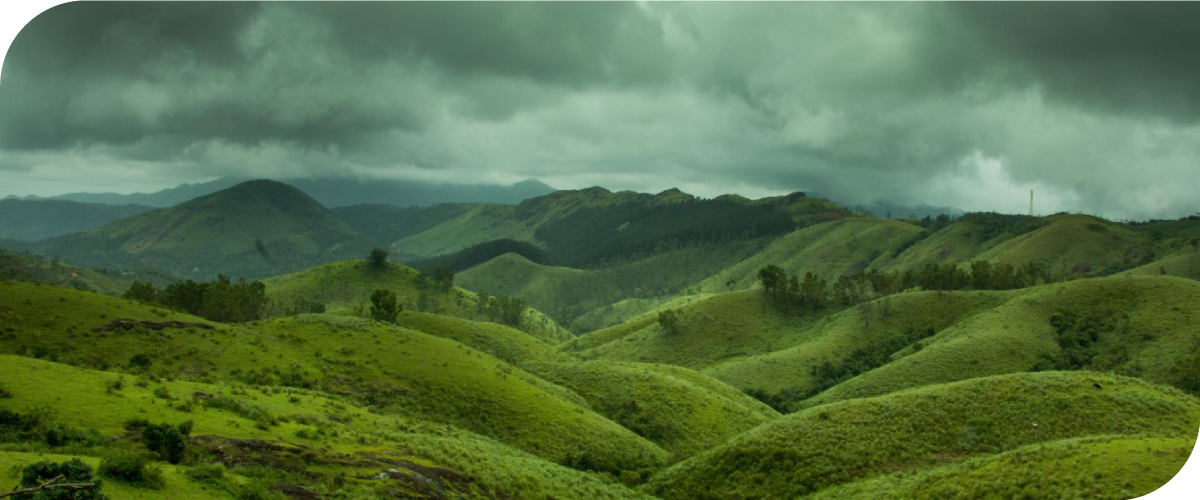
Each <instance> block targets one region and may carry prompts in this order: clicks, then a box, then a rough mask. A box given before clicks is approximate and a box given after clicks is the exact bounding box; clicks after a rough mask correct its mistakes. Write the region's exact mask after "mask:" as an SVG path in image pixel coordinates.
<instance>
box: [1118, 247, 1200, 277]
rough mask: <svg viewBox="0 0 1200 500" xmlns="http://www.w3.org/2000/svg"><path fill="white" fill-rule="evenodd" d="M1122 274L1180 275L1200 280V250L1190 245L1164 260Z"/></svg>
mask: <svg viewBox="0 0 1200 500" xmlns="http://www.w3.org/2000/svg"><path fill="white" fill-rule="evenodd" d="M1121 275H1134V276H1178V277H1180V278H1188V279H1193V280H1200V252H1196V251H1195V250H1194V249H1192V248H1190V247H1189V248H1187V249H1185V250H1180V251H1178V252H1175V253H1173V254H1171V255H1168V256H1166V257H1164V258H1163V259H1162V260H1159V261H1156V262H1151V263H1149V264H1146V265H1144V266H1139V267H1135V268H1133V269H1130V270H1128V271H1125V272H1123V273H1121Z"/></svg>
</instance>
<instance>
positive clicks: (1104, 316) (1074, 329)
mask: <svg viewBox="0 0 1200 500" xmlns="http://www.w3.org/2000/svg"><path fill="white" fill-rule="evenodd" d="M962 293H972V292H962ZM973 293H979V292H973ZM991 293H995V292H991ZM1006 293H1008V294H1011V298H1010V299H1009V300H1006V301H1004V302H1003V303H1002V304H999V305H997V306H995V307H992V308H990V309H987V310H985V311H981V312H979V313H977V314H974V315H972V316H969V317H966V318H964V319H963V320H962V321H959V322H957V323H956V324H954V325H953V326H950V327H948V328H945V329H942V330H939V331H938V332H937V333H936V335H933V336H931V337H929V338H928V339H926V340H923V341H922V342H921V344H922V346H923V349H920V350H919V351H916V352H913V351H912V350H911V349H909V350H905V351H901V352H898V353H896V355H895V356H894V358H895V359H893V360H892V361H891V362H889V363H887V364H885V365H883V366H880V367H878V368H876V369H874V370H871V371H868V372H866V373H863V374H861V375H859V376H857V377H854V378H851V379H849V380H847V381H845V382H843V383H841V384H838V385H836V386H834V387H833V388H831V389H829V390H828V391H825V392H824V393H822V394H820V395H818V396H816V397H814V398H812V399H811V400H808V401H805V402H804V405H806V406H811V405H819V404H823V403H827V402H831V401H838V400H842V399H847V398H857V397H868V396H873V395H878V394H886V393H888V392H893V391H897V390H902V389H906V388H911V387H920V386H923V385H928V384H937V383H943V382H952V381H957V380H964V379H967V378H971V377H979V376H986V375H994V374H1003V373H1014V372H1023V371H1029V370H1036V369H1055V368H1057V369H1068V368H1069V369H1092V370H1102V371H1115V372H1117V373H1122V374H1126V375H1134V376H1138V377H1141V378H1144V379H1146V380H1150V381H1152V382H1155V383H1171V384H1176V385H1180V386H1181V387H1188V382H1187V380H1189V377H1192V376H1193V375H1190V373H1191V372H1192V371H1193V370H1192V369H1190V365H1189V363H1185V362H1184V360H1185V359H1187V356H1194V354H1192V353H1195V352H1196V351H1197V350H1198V349H1200V332H1197V331H1196V329H1195V328H1194V326H1193V325H1194V324H1195V321H1196V319H1195V318H1194V317H1193V316H1194V307H1192V304H1195V303H1196V301H1198V300H1200V283H1197V282H1195V281H1191V280H1183V279H1178V278H1171V277H1111V278H1101V279H1089V280H1077V281H1071V282H1067V283H1059V284H1054V285H1049V286H1041V287H1036V288H1032V289H1027V290H1021V291H1017V292H1006ZM1056 315H1057V316H1058V318H1059V323H1058V326H1056V323H1055V322H1056V319H1055V317H1056ZM1056 330H1057V331H1056ZM1191 390H1195V389H1191Z"/></svg>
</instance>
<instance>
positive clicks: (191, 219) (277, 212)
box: [33, 180, 373, 277]
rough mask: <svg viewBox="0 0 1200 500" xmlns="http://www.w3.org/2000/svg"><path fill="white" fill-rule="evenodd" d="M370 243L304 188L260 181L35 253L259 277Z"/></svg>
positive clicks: (363, 249) (361, 250) (355, 251)
mask: <svg viewBox="0 0 1200 500" xmlns="http://www.w3.org/2000/svg"><path fill="white" fill-rule="evenodd" d="M372 244H373V240H372V239H371V238H369V237H366V236H363V235H361V234H359V233H358V232H356V231H355V230H354V229H353V228H351V227H350V226H349V225H347V224H346V223H345V222H342V221H341V219H338V218H337V217H336V216H334V215H333V213H332V212H330V211H329V210H328V209H327V208H325V207H324V206H322V205H321V204H320V203H318V202H317V201H316V200H314V199H313V198H312V197H310V196H308V195H307V194H305V193H304V192H302V191H300V190H299V189H296V188H295V187H292V186H288V185H286V184H283V183H280V182H275V181H268V180H257V181H247V182H243V183H240V184H238V185H236V186H233V187H231V188H228V189H225V190H221V191H218V192H216V193H213V194H209V195H206V196H201V197H199V198H196V199H194V200H191V201H187V202H184V203H181V204H179V205H177V206H174V207H170V208H163V209H157V210H152V211H150V212H146V213H143V214H140V215H137V216H134V217H130V218H127V219H122V220H119V221H115V222H112V223H109V224H106V225H104V226H102V227H100V228H97V229H94V230H92V231H89V232H86V233H79V234H73V235H68V236H62V237H59V238H54V239H51V240H46V241H44V242H40V243H38V244H36V245H34V246H33V247H34V249H35V250H36V251H39V252H40V253H42V254H44V255H59V256H62V257H63V258H65V259H67V260H69V261H71V262H78V263H80V264H85V265H93V266H94V265H104V266H117V265H119V266H126V267H133V266H154V267H161V268H164V269H167V270H170V271H174V272H177V273H180V274H181V275H183V276H187V277H192V276H196V277H211V276H215V275H216V274H217V273H222V274H227V275H233V276H246V277H262V276H268V275H272V274H279V273H281V272H288V271H293V270H296V269H301V268H304V267H307V266H311V265H313V264H318V263H322V262H328V261H331V260H336V259H340V258H346V257H348V256H355V257H357V256H360V255H366V253H367V252H368V251H369V250H370V248H371V246H372Z"/></svg>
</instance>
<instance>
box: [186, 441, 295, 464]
mask: <svg viewBox="0 0 1200 500" xmlns="http://www.w3.org/2000/svg"><path fill="white" fill-rule="evenodd" d="M192 444H193V445H194V446H196V447H197V448H199V449H200V450H201V451H203V452H204V453H206V454H208V455H211V456H212V457H213V458H215V459H216V460H218V461H220V462H221V463H222V464H224V465H225V466H226V467H234V466H238V465H264V466H267V467H272V468H276V469H280V470H284V471H288V472H302V471H304V469H305V468H306V467H307V464H306V462H305V458H306V455H305V452H307V451H308V449H307V448H305V447H302V446H284V445H279V444H275V443H269V442H267V441H261V440H257V439H227V438H223V437H218V436H196V437H194V438H192ZM308 456H310V457H311V456H313V455H312V454H309V455H308Z"/></svg>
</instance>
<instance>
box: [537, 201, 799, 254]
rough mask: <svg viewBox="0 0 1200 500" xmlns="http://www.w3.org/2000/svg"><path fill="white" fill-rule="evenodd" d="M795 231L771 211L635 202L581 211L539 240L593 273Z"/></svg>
mask: <svg viewBox="0 0 1200 500" xmlns="http://www.w3.org/2000/svg"><path fill="white" fill-rule="evenodd" d="M795 228H796V224H795V222H793V221H792V219H791V217H789V216H788V215H786V214H784V213H783V212H781V211H779V210H777V209H776V207H774V206H770V205H747V204H741V203H735V202H732V201H728V200H688V201H680V202H676V203H663V204H648V203H646V202H644V201H631V202H625V203H618V204H613V205H607V206H603V207H590V208H583V209H580V210H577V211H575V212H573V213H571V214H570V215H567V216H565V217H562V218H560V219H557V220H553V221H550V222H547V223H546V224H544V225H542V226H540V227H538V229H537V230H536V231H535V233H534V236H535V237H536V238H537V239H538V240H539V241H544V242H546V245H547V247H548V248H549V250H550V251H549V255H550V259H551V261H552V263H553V264H556V265H564V266H571V267H588V266H595V265H600V264H602V263H604V262H606V261H610V260H614V259H620V258H622V257H625V256H629V255H632V254H653V253H657V250H658V249H662V248H664V246H668V247H669V246H679V245H681V244H695V243H701V242H727V241H733V240H749V239H754V238H758V237H761V236H769V235H775V234H780V233H784V232H787V231H791V230H793V229H795Z"/></svg>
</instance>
